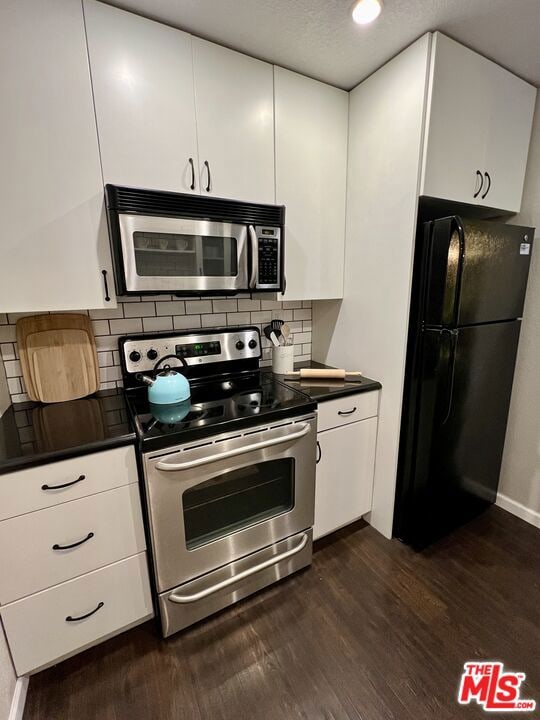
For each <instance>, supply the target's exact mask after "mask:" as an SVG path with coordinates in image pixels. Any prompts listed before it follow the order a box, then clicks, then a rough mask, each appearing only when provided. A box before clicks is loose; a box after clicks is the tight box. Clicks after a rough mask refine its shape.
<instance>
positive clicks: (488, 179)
mask: <svg viewBox="0 0 540 720" xmlns="http://www.w3.org/2000/svg"><path fill="white" fill-rule="evenodd" d="M484 175H485V176H486V180H487V182H488V186H487V190H486V192H485V193H484V194H483V195H482V200H483V199H484V198H485V197H486V195H487V194H488V192H489V191H490V190H491V175H490V174H489V173H488V172H486V173H484Z"/></svg>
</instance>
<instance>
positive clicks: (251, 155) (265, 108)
mask: <svg viewBox="0 0 540 720" xmlns="http://www.w3.org/2000/svg"><path fill="white" fill-rule="evenodd" d="M193 65H194V75H195V100H196V110H197V134H198V140H199V156H200V167H201V172H200V183H201V193H202V194H203V195H207V194H211V195H216V196H218V197H225V198H233V199H236V200H247V201H253V202H262V203H273V202H274V197H275V193H274V96H273V93H274V86H273V69H272V65H268V64H267V63H264V62H261V61H260V60H254V59H253V58H250V57H247V56H246V55H242V54H241V53H238V52H234V51H233V50H228V49H227V48H224V47H221V46H220V45H215V44H214V43H210V42H206V41H205V40H200V39H199V38H196V37H194V38H193ZM205 163H207V165H206V164H205ZM209 176H210V178H209Z"/></svg>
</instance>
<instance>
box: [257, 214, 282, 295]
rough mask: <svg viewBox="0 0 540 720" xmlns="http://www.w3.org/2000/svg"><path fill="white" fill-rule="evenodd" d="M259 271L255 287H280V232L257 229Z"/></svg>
mask: <svg viewBox="0 0 540 720" xmlns="http://www.w3.org/2000/svg"><path fill="white" fill-rule="evenodd" d="M256 231H257V241H258V255H259V263H258V265H259V271H258V277H257V287H261V288H276V289H278V288H279V286H280V277H279V276H280V267H281V231H280V229H279V228H273V227H257V228H256Z"/></svg>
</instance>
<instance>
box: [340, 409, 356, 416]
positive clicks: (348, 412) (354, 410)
mask: <svg viewBox="0 0 540 720" xmlns="http://www.w3.org/2000/svg"><path fill="white" fill-rule="evenodd" d="M355 412H356V408H355V407H353V409H352V410H338V415H341V416H342V417H343V416H344V415H352V414H353V413H355Z"/></svg>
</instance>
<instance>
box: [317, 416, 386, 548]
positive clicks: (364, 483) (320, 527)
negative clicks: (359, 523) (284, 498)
mask: <svg viewBox="0 0 540 720" xmlns="http://www.w3.org/2000/svg"><path fill="white" fill-rule="evenodd" d="M376 438H377V418H375V417H374V418H369V419H368V420H361V421H360V422H356V423H351V424H350V425H345V426H343V427H339V428H335V429H334V430H327V431H326V432H322V433H319V434H318V436H317V440H318V448H317V449H318V452H319V458H320V459H319V462H318V463H317V479H316V484H315V523H314V526H313V539H316V538H319V537H322V536H323V535H327V534H328V533H331V532H333V531H334V530H337V529H338V528H340V527H343V526H344V525H348V524H349V523H351V522H354V520H358V519H359V518H360V517H361V516H362V515H364V514H365V513H367V512H369V511H370V510H371V497H372V492H373V472H374V462H375V442H376Z"/></svg>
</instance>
